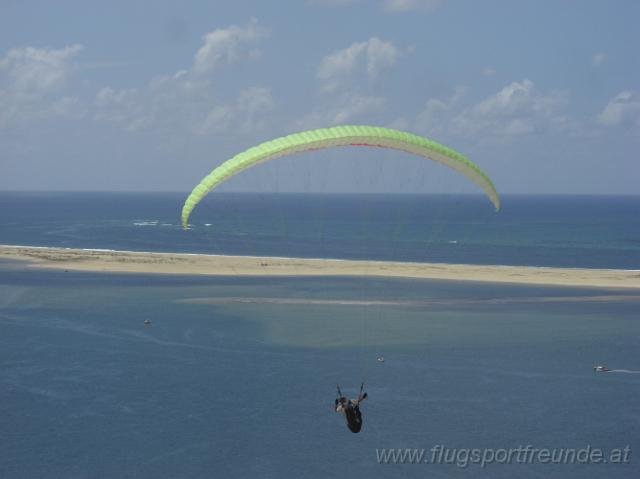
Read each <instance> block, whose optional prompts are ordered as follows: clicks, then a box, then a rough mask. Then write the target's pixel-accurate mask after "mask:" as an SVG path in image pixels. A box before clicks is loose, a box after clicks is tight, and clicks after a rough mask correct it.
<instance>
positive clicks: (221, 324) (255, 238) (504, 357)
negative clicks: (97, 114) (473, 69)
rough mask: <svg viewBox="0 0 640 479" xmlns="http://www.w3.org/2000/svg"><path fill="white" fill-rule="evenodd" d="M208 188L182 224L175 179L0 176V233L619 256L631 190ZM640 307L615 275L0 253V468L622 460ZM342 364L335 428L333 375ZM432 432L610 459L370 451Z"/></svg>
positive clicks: (509, 256)
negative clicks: (190, 264)
mask: <svg viewBox="0 0 640 479" xmlns="http://www.w3.org/2000/svg"><path fill="white" fill-rule="evenodd" d="M215 198H216V200H217V201H216V202H211V203H208V204H206V205H202V208H201V209H199V210H198V211H197V212H196V214H195V215H194V217H193V228H192V229H191V230H189V231H187V232H184V231H182V230H181V229H180V228H179V227H178V225H177V223H178V214H179V211H178V210H179V208H180V205H181V201H182V199H183V197H182V195H167V194H163V195H122V194H118V195H116V194H91V195H88V194H71V195H69V194H14V193H12V194H8V193H3V194H0V243H3V244H27V245H41V246H64V247H82V248H112V249H127V250H139V251H150V250H153V251H190V252H211V253H234V254H265V255H267V254H274V255H283V256H310V257H314V256H315V257H319V256H326V257H350V258H351V257H354V258H360V257H367V258H384V259H387V258H388V259H399V260H401V259H407V260H408V259H411V260H428V261H452V262H461V263H462V262H464V263H496V264H533V265H567V266H579V267H585V266H589V267H617V268H626V269H637V268H640V256H639V253H638V249H639V244H640V241H639V239H640V235H639V234H638V222H637V212H638V204H639V203H638V200H637V199H633V198H586V197H585V198H560V197H558V198H545V197H540V198H525V197H507V198H504V199H503V203H504V211H503V212H501V213H500V214H498V215H496V214H495V213H493V212H492V211H491V209H490V206H488V205H487V204H485V203H484V202H483V199H482V198H480V197H460V198H456V197H418V196H416V197H387V198H385V197H375V196H370V197H366V196H365V197H353V196H330V197H321V196H297V195H278V196H274V195H265V196H260V195H219V196H216V197H215ZM205 223H211V224H212V226H205ZM639 312H640V294H638V293H636V292H635V291H634V290H629V291H623V290H603V289H585V288H568V287H564V288H560V287H531V286H517V285H508V284H500V285H498V284H488V283H485V284H479V283H470V282H467V283H456V282H445V281H426V280H403V279H372V278H371V279H364V278H313V277H310V278H231V277H220V278H206V277H198V278H196V277H186V276H185V277H178V276H175V277H174V276H152V275H133V274H130V275H124V274H100V273H73V272H68V273H65V272H63V271H44V270H37V269H33V268H29V267H27V266H25V265H24V264H22V263H13V262H0V405H1V407H2V409H1V412H0V478H3V479H4V478H9V479H14V478H113V477H117V478H153V479H156V478H157V479H164V478H217V477H221V478H246V477H251V478H254V477H255V478H274V479H275V478H278V479H279V478H288V477H291V478H313V479H316V478H318V479H320V478H328V477H367V478H395V477H410V478H424V477H454V478H456V477H472V478H475V477H487V478H513V477H550V478H581V479H582V478H601V477H607V478H614V479H615V478H631V477H640V401H638V399H639V398H640V374H639V372H640V347H639V346H640V318H639V315H638V313H639ZM147 318H148V319H151V320H152V324H150V325H144V324H143V321H144V319H147ZM380 355H383V356H384V357H385V359H386V360H385V362H384V363H379V362H377V360H376V358H377V357H378V356H380ZM594 364H606V365H608V366H609V367H611V368H614V369H616V370H617V371H615V372H611V373H601V374H597V373H594V372H593V370H592V367H593V366H594ZM362 380H365V381H366V388H367V390H368V392H369V396H370V397H369V399H368V400H367V401H366V402H365V403H364V404H363V407H362V408H363V414H364V421H365V423H364V427H363V430H362V432H361V433H360V434H357V435H354V434H351V433H350V432H349V431H348V430H347V428H346V426H345V424H344V421H343V420H342V418H341V417H339V416H338V415H337V414H335V413H334V412H332V406H333V399H334V390H335V384H336V383H340V384H341V386H342V387H343V389H344V390H345V392H347V393H349V394H356V392H357V386H358V385H359V383H360V381H362ZM438 445H441V446H443V447H446V448H449V450H452V449H454V448H458V449H460V450H463V449H481V448H493V449H495V450H497V449H510V448H518V447H519V446H527V445H531V446H532V447H534V448H547V449H554V448H568V449H574V450H580V449H583V450H584V449H586V448H592V449H594V448H595V449H599V450H602V451H603V453H604V454H605V455H606V457H607V458H608V457H609V456H608V455H609V454H610V452H611V451H612V450H613V449H624V448H626V447H628V448H629V450H630V451H631V452H630V456H629V457H628V463H626V464H612V463H607V464H539V463H536V464H519V463H516V461H515V460H514V461H513V463H512V464H489V465H487V466H486V467H485V468H481V467H480V466H479V465H478V464H469V465H468V466H467V467H466V468H463V467H459V466H457V465H455V464H439V465H434V464H424V463H423V464H404V465H398V464H396V465H393V464H379V462H378V460H377V456H376V449H379V448H411V449H413V448H418V449H420V448H425V449H427V450H428V451H429V450H431V449H432V448H434V447H435V446H438ZM429 454H430V453H429ZM428 457H430V456H428Z"/></svg>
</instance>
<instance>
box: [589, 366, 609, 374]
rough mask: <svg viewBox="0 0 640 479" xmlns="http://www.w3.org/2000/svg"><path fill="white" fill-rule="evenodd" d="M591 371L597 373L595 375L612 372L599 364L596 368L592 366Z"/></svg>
mask: <svg viewBox="0 0 640 479" xmlns="http://www.w3.org/2000/svg"><path fill="white" fill-rule="evenodd" d="M593 370H594V371H595V372H597V373H608V372H609V371H612V369H609V368H608V367H606V366H604V365H602V364H599V365H597V366H594V367H593Z"/></svg>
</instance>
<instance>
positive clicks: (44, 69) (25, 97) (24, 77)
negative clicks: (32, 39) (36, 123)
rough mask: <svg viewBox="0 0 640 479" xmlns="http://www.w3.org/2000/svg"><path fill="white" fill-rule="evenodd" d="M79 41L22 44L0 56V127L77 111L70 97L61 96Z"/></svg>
mask: <svg viewBox="0 0 640 479" xmlns="http://www.w3.org/2000/svg"><path fill="white" fill-rule="evenodd" d="M82 48H83V47H82V46H81V45H71V46H67V47H64V48H61V49H49V48H34V47H22V48H14V49H12V50H9V52H8V53H7V54H6V56H5V57H3V58H2V59H0V127H2V126H7V125H11V124H16V123H21V122H28V121H31V120H36V119H42V118H46V117H50V116H69V115H78V114H80V110H81V108H80V105H79V102H78V100H77V99H74V98H72V97H60V94H61V92H62V90H63V89H64V87H65V86H66V83H67V80H68V79H69V77H70V76H71V74H72V73H73V71H74V68H75V65H74V62H73V60H74V57H76V56H77V55H78V53H79V52H80V51H82Z"/></svg>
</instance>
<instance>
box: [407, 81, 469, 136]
mask: <svg viewBox="0 0 640 479" xmlns="http://www.w3.org/2000/svg"><path fill="white" fill-rule="evenodd" d="M466 92H467V88H466V87H464V86H458V87H456V89H455V91H454V92H453V94H452V95H451V96H450V97H449V98H446V99H444V100H441V99H438V98H430V99H429V100H427V102H426V104H425V107H424V109H423V110H422V111H421V112H420V113H419V114H418V117H417V119H416V126H417V127H418V128H419V130H420V131H423V132H425V133H426V134H429V135H437V134H438V131H439V129H440V128H441V127H444V126H445V125H447V123H448V122H449V121H451V119H452V117H453V115H454V114H455V111H456V108H457V107H458V104H459V102H460V100H461V99H462V98H463V97H464V96H465V94H466Z"/></svg>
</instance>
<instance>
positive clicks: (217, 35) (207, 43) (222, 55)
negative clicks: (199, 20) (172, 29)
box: [192, 19, 267, 75]
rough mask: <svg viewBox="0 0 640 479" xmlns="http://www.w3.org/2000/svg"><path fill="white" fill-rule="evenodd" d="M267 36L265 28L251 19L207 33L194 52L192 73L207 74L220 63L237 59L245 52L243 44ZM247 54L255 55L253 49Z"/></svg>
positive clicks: (255, 41)
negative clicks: (238, 24) (247, 22)
mask: <svg viewBox="0 0 640 479" xmlns="http://www.w3.org/2000/svg"><path fill="white" fill-rule="evenodd" d="M266 36H267V30H266V29H265V28H263V27H261V26H259V25H258V22H257V20H255V19H252V20H251V21H250V22H249V24H248V25H246V26H244V27H239V26H237V25H231V26H230V27H227V28H219V29H217V30H214V31H212V32H209V33H207V34H206V35H205V36H204V37H203V42H204V44H203V45H202V47H200V49H199V50H198V52H197V53H196V56H195V60H194V63H193V69H192V72H193V74H194V75H207V74H210V73H212V72H214V71H215V70H216V68H217V67H218V66H219V65H220V64H221V63H232V62H235V61H238V60H239V59H240V58H241V56H242V55H246V54H247V52H246V51H244V50H243V46H244V45H247V44H255V43H257V42H258V40H261V39H263V38H265V37H266ZM249 54H253V55H255V50H250V51H249Z"/></svg>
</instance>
